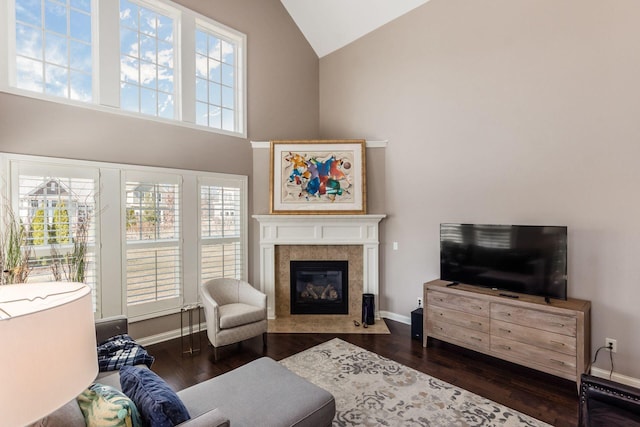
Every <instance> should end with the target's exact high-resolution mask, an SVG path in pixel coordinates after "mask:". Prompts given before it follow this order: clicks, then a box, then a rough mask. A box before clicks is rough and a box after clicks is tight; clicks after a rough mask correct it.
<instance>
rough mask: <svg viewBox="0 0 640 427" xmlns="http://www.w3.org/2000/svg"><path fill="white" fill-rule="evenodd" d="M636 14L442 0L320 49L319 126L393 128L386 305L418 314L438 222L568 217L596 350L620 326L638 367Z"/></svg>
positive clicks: (377, 131)
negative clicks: (395, 246)
mask: <svg viewBox="0 0 640 427" xmlns="http://www.w3.org/2000/svg"><path fill="white" fill-rule="evenodd" d="M639 19H640V3H638V2H637V1H634V0H616V1H613V2H605V1H601V0H566V1H557V0H519V1H513V0H491V1H489V0H478V1H468V0H432V1H430V2H429V3H427V4H425V5H424V6H421V7H420V8H418V9H416V10H414V11H412V12H410V13H409V14H407V15H405V16H403V17H401V18H399V19H397V20H396V21H394V22H392V23H390V24H388V25H386V26H385V27H383V28H381V29H379V30H377V31H375V32H373V33H371V34H369V35H367V36H365V37H363V38H361V39H360V40H358V41H356V42H355V43H353V44H351V45H349V46H347V47H345V48H343V49H341V50H339V51H337V52H335V53H333V54H331V55H329V56H326V57H324V58H322V59H321V60H320V133H321V136H322V137H325V138H333V137H341V138H346V137H354V136H356V137H363V136H364V137H366V138H370V139H389V146H388V147H387V148H386V149H385V150H384V152H385V155H384V157H385V165H384V170H383V171H382V172H380V171H378V170H376V169H373V168H369V176H370V177H375V176H377V175H378V174H379V173H382V174H385V175H386V178H385V179H384V180H383V183H384V186H385V191H384V192H381V193H377V192H376V193H372V192H370V193H369V205H370V206H371V205H374V206H376V210H375V211H374V210H372V212H376V213H380V212H382V213H387V214H388V215H389V217H388V218H387V219H386V220H385V227H384V228H385V229H384V233H383V235H382V240H383V242H382V245H381V257H382V259H383V269H382V279H381V296H380V308H381V309H382V310H386V311H389V312H393V313H396V314H400V315H404V316H409V313H410V311H411V310H412V309H413V308H414V307H415V305H416V297H418V296H419V295H420V294H421V285H422V283H423V282H424V281H427V280H430V279H433V278H437V277H438V276H439V256H438V252H439V248H438V238H439V237H438V231H439V224H440V223H441V222H447V221H460V222H475V223H516V224H559V225H567V226H568V227H569V285H568V286H569V287H568V292H569V296H571V297H576V298H583V299H588V300H591V301H592V303H593V305H592V331H593V332H592V343H593V349H594V352H595V349H596V348H597V347H598V346H600V345H602V344H603V343H604V338H605V337H611V338H616V339H617V340H618V353H617V354H616V355H615V366H616V372H617V373H620V374H623V375H628V376H632V377H635V378H640V364H638V359H639V358H640V340H638V327H640V310H639V309H638V301H640V283H639V280H640V262H639V261H638V260H640V201H639V200H640V199H639V198H638V197H637V192H638V186H639V184H640V167H638V159H639V158H640V141H639V138H640V120H639V119H638V118H639V117H640V102H639V101H638V100H639V99H640V80H639V79H638V76H639V75H640V55H638V40H640V26H638V20H639ZM370 181H371V179H370ZM377 182H378V183H380V182H379V180H378V181H377ZM379 197H384V198H385V200H383V201H380V200H378V198H379ZM379 207H381V208H382V210H381V211H377V209H378V208H379ZM393 241H397V242H398V243H399V250H398V251H393V250H392V246H391V245H392V242H393ZM605 356H606V355H603V353H601V355H600V360H599V361H598V363H597V364H596V366H598V367H601V368H603V369H607V370H608V369H609V361H608V357H605Z"/></svg>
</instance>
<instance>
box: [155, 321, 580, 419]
mask: <svg viewBox="0 0 640 427" xmlns="http://www.w3.org/2000/svg"><path fill="white" fill-rule="evenodd" d="M385 322H386V323H387V325H388V326H389V329H390V330H391V335H358V334H337V335H333V334H269V335H268V338H267V348H266V349H263V346H262V339H261V338H260V337H258V338H254V339H251V340H248V341H245V342H244V343H242V344H241V345H231V346H228V347H224V348H222V349H219V351H218V359H219V360H218V362H214V358H213V348H212V347H211V346H210V345H207V344H208V340H207V337H206V333H204V332H203V333H202V334H201V344H202V351H201V352H200V353H199V354H196V355H193V356H191V355H188V354H187V355H184V356H183V354H182V348H181V340H180V339H174V340H170V341H166V342H163V343H159V344H154V345H150V346H148V347H147V350H148V351H149V353H150V354H152V355H153V356H155V358H156V361H155V363H154V364H153V370H154V371H155V372H156V373H158V375H160V376H161V377H163V378H164V379H165V380H166V381H167V382H168V383H169V384H170V385H171V386H172V387H173V388H174V390H181V389H183V388H186V387H189V386H191V385H193V384H196V383H199V382H201V381H204V380H207V379H209V378H213V377H215V376H217V375H220V374H223V373H225V372H228V371H230V370H232V369H234V368H237V367H239V366H242V365H244V364H245V363H248V362H250V361H252V360H255V359H257V358H259V357H262V356H269V357H271V358H273V359H275V360H281V359H284V358H285V357H288V356H291V355H292V354H295V353H298V352H300V351H302V350H305V349H307V348H310V347H313V346H315V345H317V344H320V343H323V342H325V341H328V340H330V339H332V338H335V337H338V338H340V339H342V340H344V341H348V342H350V343H352V344H355V345H357V346H360V347H362V348H364V349H367V350H369V351H373V352H375V353H378V354H380V355H382V356H385V357H387V358H389V359H392V360H395V361H396V362H398V363H402V364H403V365H405V366H409V367H411V368H414V369H416V370H418V371H421V372H424V373H426V374H429V375H431V376H433V377H436V378H439V379H441V380H443V381H446V382H448V383H451V384H455V385H457V386H459V387H461V388H464V389H466V390H469V391H471V392H474V393H477V394H479V395H481V396H484V397H486V398H488V399H491V400H493V401H495V402H498V403H501V404H503V405H506V406H508V407H510V408H513V409H516V410H518V411H520V412H523V413H525V414H528V415H530V416H533V417H535V418H538V419H540V420H542V421H545V422H547V423H549V424H552V425H555V426H560V427H562V426H576V425H577V424H578V396H577V391H576V385H575V383H573V382H570V381H568V380H563V379H560V378H556V377H554V376H551V375H547V374H544V373H541V372H538V371H534V370H531V369H528V368H524V367H521V366H518V365H514V364H511V363H509V362H504V361H501V360H498V359H495V358H492V357H488V356H485V355H482V354H480V353H476V352H472V351H469V350H465V349H462V348H460V347H456V346H453V345H450V344H447V343H444V342H442V341H438V340H433V341H430V345H429V347H428V348H423V347H422V343H421V342H419V341H417V340H413V339H411V337H410V334H411V332H410V329H411V328H410V326H409V325H405V324H403V323H399V322H394V321H392V320H387V319H385Z"/></svg>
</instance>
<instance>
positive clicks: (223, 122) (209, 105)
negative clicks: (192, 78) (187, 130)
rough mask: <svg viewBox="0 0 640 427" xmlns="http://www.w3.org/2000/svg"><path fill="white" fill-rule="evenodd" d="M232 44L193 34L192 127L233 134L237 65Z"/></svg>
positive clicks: (215, 36)
mask: <svg viewBox="0 0 640 427" xmlns="http://www.w3.org/2000/svg"><path fill="white" fill-rule="evenodd" d="M236 50H237V49H236V45H235V43H234V42H232V41H229V40H226V39H224V38H223V37H221V36H220V35H218V34H216V33H213V32H212V31H207V30H205V29H198V30H196V123H197V124H199V125H203V126H209V127H212V128H215V129H223V130H228V131H235V130H236V128H237V124H236V116H237V114H236V109H237V102H236V96H237V94H238V91H237V83H236V78H237V74H238V72H237V64H236V57H237V54H236Z"/></svg>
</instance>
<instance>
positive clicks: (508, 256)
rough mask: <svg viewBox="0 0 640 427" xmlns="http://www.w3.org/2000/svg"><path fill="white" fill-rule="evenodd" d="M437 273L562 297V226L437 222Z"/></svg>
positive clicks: (564, 293) (564, 290)
mask: <svg viewBox="0 0 640 427" xmlns="http://www.w3.org/2000/svg"><path fill="white" fill-rule="evenodd" d="M440 278H441V279H442V280H447V281H451V282H459V283H465V284H469V285H477V286H484V287H489V288H495V289H499V290H504V291H511V292H519V293H524V294H531V295H539V296H543V297H548V298H557V299H567V227H564V226H538V225H494V224H440Z"/></svg>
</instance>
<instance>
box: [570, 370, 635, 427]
mask: <svg viewBox="0 0 640 427" xmlns="http://www.w3.org/2000/svg"><path fill="white" fill-rule="evenodd" d="M579 418H580V419H579V421H580V422H579V425H580V426H581V427H617V426H620V427H623V426H624V427H640V389H637V388H634V387H630V386H627V385H625V384H620V383H617V382H614V381H610V380H607V379H604V378H598V377H594V376H592V375H588V374H582V377H581V382H580V415H579Z"/></svg>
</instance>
